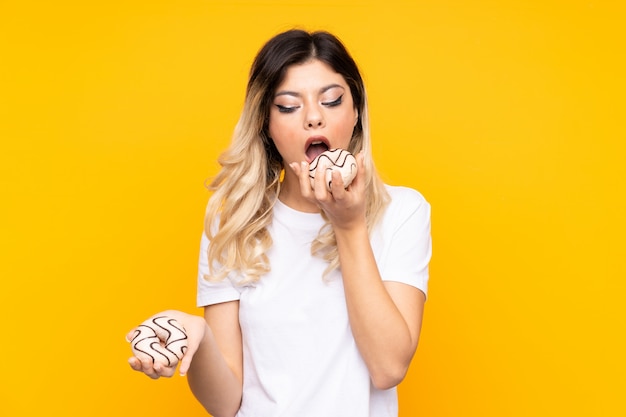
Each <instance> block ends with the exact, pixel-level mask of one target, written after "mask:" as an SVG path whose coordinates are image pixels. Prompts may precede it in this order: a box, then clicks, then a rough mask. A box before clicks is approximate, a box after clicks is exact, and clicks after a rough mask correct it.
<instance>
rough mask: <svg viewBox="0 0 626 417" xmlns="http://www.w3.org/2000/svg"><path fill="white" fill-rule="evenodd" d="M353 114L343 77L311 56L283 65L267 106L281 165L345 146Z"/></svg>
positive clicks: (306, 159)
mask: <svg viewBox="0 0 626 417" xmlns="http://www.w3.org/2000/svg"><path fill="white" fill-rule="evenodd" d="M357 118H358V113H357V111H356V109H355V108H354V103H353V101H352V94H351V93H350V87H349V86H348V84H347V83H346V80H345V79H344V78H343V76H342V75H341V74H339V73H336V72H335V71H333V69H332V68H331V67H329V66H328V65H327V64H325V63H323V62H321V61H319V60H316V59H314V60H311V61H308V62H306V63H304V64H298V65H292V66H291V67H289V68H288V69H287V72H286V75H285V79H284V80H283V82H282V83H281V84H280V85H279V86H278V88H277V89H276V92H275V94H274V100H273V102H272V105H271V108H270V116H269V134H270V137H271V138H272V140H273V141H274V144H275V145H276V148H277V149H278V152H280V154H281V156H282V157H283V163H284V165H285V166H287V165H288V164H290V163H292V162H302V161H306V162H309V163H310V162H311V161H312V160H313V159H314V158H315V157H316V156H317V155H319V154H320V153H322V152H323V151H325V150H327V149H334V148H343V149H347V148H348V145H349V144H350V139H351V138H352V132H353V130H354V126H355V125H356V122H357ZM289 171H290V170H287V172H289Z"/></svg>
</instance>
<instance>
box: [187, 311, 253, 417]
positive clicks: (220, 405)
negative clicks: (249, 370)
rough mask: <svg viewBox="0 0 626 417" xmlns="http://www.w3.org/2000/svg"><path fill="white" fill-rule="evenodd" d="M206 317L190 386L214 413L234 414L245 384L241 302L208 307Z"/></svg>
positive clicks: (191, 368)
mask: <svg viewBox="0 0 626 417" xmlns="http://www.w3.org/2000/svg"><path fill="white" fill-rule="evenodd" d="M204 318H205V320H206V323H205V325H204V327H205V331H204V337H203V340H202V342H201V343H200V346H199V348H198V351H197V352H196V354H195V355H194V357H193V361H192V362H191V366H190V367H189V374H188V381H189V387H190V388H191V391H192V392H193V394H194V396H195V397H196V398H197V399H198V401H199V402H200V403H201V404H202V405H203V406H204V408H205V409H206V410H207V411H208V412H209V413H210V414H211V415H212V416H214V417H223V416H234V415H235V414H236V413H237V411H238V410H239V407H240V405H241V397H242V387H243V376H242V375H243V353H242V352H243V350H242V349H243V347H242V341H241V329H240V327H239V301H231V302H227V303H221V304H215V305H212V306H208V307H205V309H204Z"/></svg>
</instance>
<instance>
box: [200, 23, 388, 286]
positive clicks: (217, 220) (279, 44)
mask: <svg viewBox="0 0 626 417" xmlns="http://www.w3.org/2000/svg"><path fill="white" fill-rule="evenodd" d="M311 59H317V60H320V61H322V62H325V63H326V64H328V65H329V66H330V67H331V68H333V69H334V70H335V71H336V72H338V73H340V74H341V75H343V77H344V79H345V80H346V82H347V83H348V85H349V86H350V92H351V94H352V98H353V102H354V105H355V108H356V109H357V110H358V115H359V120H358V121H357V124H356V126H355V128H354V132H353V135H352V139H351V141H350V145H349V148H348V151H350V152H352V153H353V154H357V153H358V152H360V151H361V150H364V151H365V152H364V156H365V158H364V165H365V188H366V193H367V207H366V217H367V227H368V231H370V232H371V230H372V228H373V227H374V226H375V225H376V223H377V222H378V220H379V219H380V217H381V215H382V213H383V211H384V209H385V207H386V205H387V204H388V202H389V195H388V194H387V191H386V190H385V187H384V185H383V182H382V181H381V180H380V177H379V176H378V174H377V172H376V169H375V167H374V162H373V160H372V157H371V141H370V134H369V119H368V111H367V108H368V107H367V97H366V94H365V87H364V84H363V79H362V78H361V75H360V73H359V70H358V67H357V65H356V63H355V62H354V60H353V59H352V57H351V56H350V55H349V53H348V52H347V50H346V49H345V47H344V46H343V44H342V43H341V41H339V39H337V38H336V37H335V36H333V35H331V34H330V33H328V32H312V33H309V32H306V31H302V30H290V31H287V32H283V33H281V34H278V35H277V36H275V37H273V38H272V39H270V40H269V41H268V42H267V43H266V44H265V45H264V46H263V47H262V48H261V50H260V51H259V53H258V55H257V56H256V58H255V60H254V63H253V64H252V68H251V70H250V77H249V81H248V86H247V89H246V99H245V103H244V107H243V111H242V113H241V117H240V119H239V121H238V123H237V125H236V127H235V131H234V133H233V137H232V141H231V144H230V146H229V148H228V149H227V150H226V151H225V152H223V153H222V154H221V155H220V157H219V158H218V162H219V164H220V165H221V167H222V168H221V170H220V172H219V173H218V175H217V176H216V177H215V178H214V179H213V180H212V181H211V183H210V184H209V186H208V188H209V189H210V190H211V191H212V192H213V195H212V196H211V198H210V200H209V203H208V205H207V209H206V216H205V233H206V235H207V237H208V239H209V241H210V245H209V249H208V261H209V262H208V263H209V273H210V275H209V276H207V277H205V278H206V279H208V280H211V281H219V280H222V279H224V278H225V277H226V276H227V275H228V274H230V273H231V272H237V273H240V274H241V275H242V276H243V279H242V280H241V281H240V283H242V284H243V283H249V282H255V281H258V280H259V279H260V278H261V277H262V276H263V275H264V274H266V273H267V272H269V270H270V267H271V265H270V262H269V259H268V257H267V251H268V250H269V248H270V247H271V246H272V237H271V236H270V234H269V232H268V230H267V227H268V225H269V224H270V222H271V220H272V208H273V206H274V204H275V202H276V200H277V199H278V195H279V193H280V185H281V175H282V171H283V169H284V166H283V161H282V157H281V156H280V154H279V153H278V150H277V149H276V147H275V146H274V143H273V142H272V140H271V138H270V137H269V135H268V123H269V111H270V106H271V103H272V100H273V95H274V93H275V90H276V88H277V86H278V85H279V84H280V83H281V82H282V80H283V79H284V76H285V72H286V70H287V68H288V67H289V66H291V65H296V64H301V63H304V62H307V61H309V60H311ZM322 216H323V218H324V219H325V220H326V223H325V225H324V226H323V227H322V228H321V230H320V233H319V234H318V236H317V238H316V239H315V240H314V241H313V242H312V245H311V253H312V254H313V255H314V256H318V257H321V258H323V259H324V260H326V261H327V262H328V267H327V268H326V271H325V273H324V276H326V275H327V274H328V273H329V272H331V271H332V270H334V269H337V268H338V267H339V266H340V265H339V253H338V251H337V242H336V239H335V234H334V231H333V228H332V226H331V224H330V223H329V221H328V218H327V217H326V216H325V214H324V213H323V212H322Z"/></svg>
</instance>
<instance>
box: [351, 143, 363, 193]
mask: <svg viewBox="0 0 626 417" xmlns="http://www.w3.org/2000/svg"><path fill="white" fill-rule="evenodd" d="M355 159H356V166H357V170H356V176H355V177H354V180H353V181H352V184H355V185H356V186H358V185H360V184H363V181H365V153H364V152H363V151H360V152H359V153H358V154H357V155H356V158H355ZM352 184H350V185H352Z"/></svg>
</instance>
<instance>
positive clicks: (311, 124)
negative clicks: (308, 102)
mask: <svg viewBox="0 0 626 417" xmlns="http://www.w3.org/2000/svg"><path fill="white" fill-rule="evenodd" d="M304 124H305V127H306V128H307V129H316V128H320V127H323V126H324V117H323V116H322V113H321V112H320V111H319V110H317V109H311V110H310V111H309V112H308V113H307V115H306V119H305V121H304Z"/></svg>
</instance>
